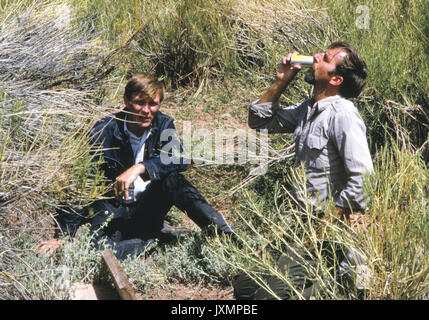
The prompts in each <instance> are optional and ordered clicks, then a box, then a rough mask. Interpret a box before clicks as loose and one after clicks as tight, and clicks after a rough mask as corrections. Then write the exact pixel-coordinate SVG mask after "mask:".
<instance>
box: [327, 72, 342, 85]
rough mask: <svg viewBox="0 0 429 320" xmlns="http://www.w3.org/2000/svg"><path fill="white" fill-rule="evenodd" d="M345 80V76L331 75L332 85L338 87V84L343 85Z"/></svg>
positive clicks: (330, 82) (330, 81)
mask: <svg viewBox="0 0 429 320" xmlns="http://www.w3.org/2000/svg"><path fill="white" fill-rule="evenodd" d="M343 81H344V79H343V77H342V76H339V75H334V76H332V77H331V79H330V80H329V84H330V85H331V86H335V87H337V86H339V85H341V84H342V83H343Z"/></svg>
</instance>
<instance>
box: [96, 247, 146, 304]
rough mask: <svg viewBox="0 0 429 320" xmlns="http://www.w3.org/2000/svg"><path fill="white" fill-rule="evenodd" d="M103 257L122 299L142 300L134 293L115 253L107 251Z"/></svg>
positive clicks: (103, 253)
mask: <svg viewBox="0 0 429 320" xmlns="http://www.w3.org/2000/svg"><path fill="white" fill-rule="evenodd" d="M102 256H103V259H104V262H105V263H106V265H107V268H108V269H109V273H110V276H111V277H112V279H113V283H114V285H115V288H116V291H118V293H119V296H120V297H121V299H122V300H140V299H141V298H140V297H139V295H137V294H136V293H135V292H134V289H133V288H132V286H131V284H130V282H129V281H128V277H127V275H126V274H125V272H124V270H122V268H121V266H120V265H119V261H118V259H117V258H116V257H115V255H114V254H113V251H112V250H111V249H106V250H104V251H103V252H102Z"/></svg>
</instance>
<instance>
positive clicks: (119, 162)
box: [91, 111, 187, 182]
mask: <svg viewBox="0 0 429 320" xmlns="http://www.w3.org/2000/svg"><path fill="white" fill-rule="evenodd" d="M124 119H125V112H119V113H116V114H113V115H110V116H107V117H105V118H103V119H101V120H100V121H98V122H97V123H96V124H95V125H94V127H93V129H92V130H91V137H92V141H91V142H92V144H93V145H94V146H95V147H98V146H100V147H101V148H102V157H103V158H104V160H105V164H104V165H103V167H102V169H103V171H104V174H105V177H106V178H108V179H110V180H112V182H113V181H115V178H116V177H117V176H118V175H120V174H121V173H122V172H124V171H125V170H127V169H128V168H130V167H131V166H133V165H134V155H133V151H132V148H131V143H130V141H129V137H128V135H127V134H126V133H125V132H124ZM150 130H151V132H150V134H149V136H148V138H147V140H146V143H145V152H144V153H145V156H144V161H143V164H144V165H145V167H146V172H145V174H144V175H143V176H142V178H143V180H148V179H150V180H151V181H152V182H154V181H158V180H162V179H163V178H164V177H165V176H166V175H168V174H169V173H171V172H173V171H183V170H186V168H187V164H186V163H185V161H184V159H183V158H182V157H181V155H182V154H183V148H182V146H181V143H180V140H179V138H178V134H177V132H176V127H175V125H174V120H173V118H172V117H169V116H167V115H165V114H163V113H162V112H160V111H158V112H157V114H156V116H155V118H154V120H153V121H152V124H151V128H150ZM165 130H169V131H168V132H169V134H168V135H167V136H166V137H163V136H162V133H163V132H165ZM161 138H164V139H165V138H167V139H166V140H164V139H161ZM167 144H168V145H171V146H175V147H177V149H178V150H176V151H177V152H179V151H180V154H176V153H173V150H171V149H170V150H169V148H168V146H167ZM166 147H167V148H166ZM165 149H167V150H165ZM161 152H164V155H165V157H164V158H163V157H161ZM167 152H168V153H169V154H166V153H167ZM166 158H169V160H170V161H168V162H167V163H165V159H166ZM162 160H164V161H162Z"/></svg>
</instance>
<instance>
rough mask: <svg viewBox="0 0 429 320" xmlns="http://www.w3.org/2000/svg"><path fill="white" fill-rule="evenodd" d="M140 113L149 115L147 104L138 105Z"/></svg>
mask: <svg viewBox="0 0 429 320" xmlns="http://www.w3.org/2000/svg"><path fill="white" fill-rule="evenodd" d="M140 112H141V113H145V114H146V113H149V112H150V106H149V103H145V104H142V105H140Z"/></svg>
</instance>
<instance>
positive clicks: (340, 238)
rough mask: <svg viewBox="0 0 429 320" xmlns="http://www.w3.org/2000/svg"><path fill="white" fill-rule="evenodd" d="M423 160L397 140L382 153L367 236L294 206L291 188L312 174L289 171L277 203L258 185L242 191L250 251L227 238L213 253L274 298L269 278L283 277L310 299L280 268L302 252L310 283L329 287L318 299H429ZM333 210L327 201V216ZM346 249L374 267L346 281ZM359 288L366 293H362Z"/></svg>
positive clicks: (371, 181)
mask: <svg viewBox="0 0 429 320" xmlns="http://www.w3.org/2000/svg"><path fill="white" fill-rule="evenodd" d="M420 156H421V155H420V154H418V153H416V152H411V151H410V150H408V149H407V148H404V147H403V146H400V144H398V143H396V142H393V143H392V144H391V145H389V146H386V147H383V148H382V149H381V150H380V151H379V152H378V154H377V157H376V159H375V173H374V175H371V176H368V177H367V181H366V184H365V186H366V192H367V195H368V197H369V198H370V199H371V201H370V206H369V209H368V211H367V212H366V213H365V214H366V215H368V217H369V219H370V221H371V223H370V228H369V229H368V230H367V231H365V232H356V231H355V230H353V229H352V228H350V227H349V226H346V225H345V224H343V223H342V222H340V221H338V220H337V219H336V218H335V217H333V216H331V219H321V217H320V216H319V215H317V214H316V213H315V212H313V210H312V208H311V207H306V208H304V209H300V210H298V209H294V208H296V204H294V203H293V200H291V199H292V196H291V194H290V192H289V191H288V190H290V187H289V185H294V186H295V187H298V188H301V189H302V186H305V176H304V173H302V172H300V171H297V172H295V171H289V170H288V171H289V174H288V178H287V179H286V181H287V182H288V184H289V185H288V186H285V184H284V182H283V181H280V182H277V183H276V182H275V181H273V184H275V188H274V194H273V196H272V199H271V200H270V205H267V203H266V200H263V199H262V198H261V197H260V196H258V195H257V190H255V189H254V188H251V187H249V188H247V189H245V190H243V191H242V195H243V197H245V201H244V204H243V205H242V206H241V208H239V209H238V210H237V212H236V214H237V215H238V216H239V218H240V221H241V223H240V224H239V225H240V232H239V233H238V234H239V236H240V238H241V241H242V247H237V246H235V245H232V244H228V243H225V242H222V241H220V242H216V243H214V244H213V250H215V251H216V252H218V254H219V256H220V258H223V260H224V261H225V262H226V263H228V264H230V267H231V268H232V269H233V270H235V271H236V272H237V273H238V272H244V273H246V274H248V275H249V276H250V277H252V278H253V279H254V280H255V281H256V282H257V283H259V284H260V285H261V286H262V287H264V288H265V289H267V290H268V291H269V292H271V293H272V294H274V293H273V292H272V290H271V289H270V287H269V285H268V282H267V279H268V278H269V277H270V276H276V277H278V278H280V279H281V281H283V282H284V283H285V286H287V287H289V289H290V290H291V292H292V293H293V294H294V295H295V297H296V298H302V296H300V288H296V287H294V285H293V283H292V282H291V281H290V278H288V277H287V274H286V275H285V274H284V272H283V273H282V272H281V270H280V269H279V266H278V265H277V259H278V258H279V257H280V256H281V255H282V254H288V253H290V252H295V253H297V256H298V258H297V259H299V260H301V261H302V265H303V266H304V268H305V269H306V271H307V272H308V274H309V279H311V281H313V282H315V283H317V284H318V285H319V287H320V288H321V289H320V292H319V293H318V294H317V295H316V296H314V298H316V299H320V298H322V299H362V298H363V299H427V296H428V292H429V287H428V283H429V282H428V280H429V268H428V266H429V264H428V252H427V248H428V241H429V234H428V229H427V223H428V219H429V215H428V212H429V210H428V205H429V203H428V192H429V190H428V189H427V181H428V174H429V172H428V170H427V168H426V167H425V164H424V163H423V162H422V161H421V158H420ZM291 170H293V169H291ZM261 179H264V178H263V177H261ZM266 179H268V178H266ZM300 186H301V187H300ZM302 191H305V190H302ZM332 205H333V204H332V203H327V204H326V207H325V209H324V211H325V213H326V215H327V216H329V215H330V213H329V212H331V209H330V207H331V206H332ZM321 234H322V235H323V237H321V236H320V235H321ZM341 248H349V249H353V248H354V249H357V250H359V252H360V254H361V255H363V256H364V257H365V261H366V266H365V267H363V268H361V269H355V270H354V272H352V273H349V275H348V276H347V277H344V276H340V269H339V267H338V266H339V263H340V262H341V261H342V259H343V258H342V254H341ZM298 249H299V250H298ZM232 257H233V258H232ZM232 261H233V262H232ZM356 284H358V286H359V287H361V288H362V287H364V289H362V290H357V289H358V288H357V287H355V285H356ZM274 296H275V294H274Z"/></svg>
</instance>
